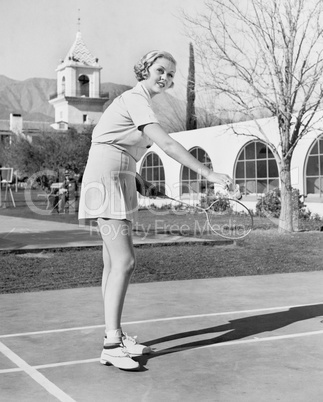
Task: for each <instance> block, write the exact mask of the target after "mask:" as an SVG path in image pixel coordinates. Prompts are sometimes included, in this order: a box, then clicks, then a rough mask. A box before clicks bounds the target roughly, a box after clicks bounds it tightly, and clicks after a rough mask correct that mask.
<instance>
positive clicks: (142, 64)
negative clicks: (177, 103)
mask: <svg viewBox="0 0 323 402" xmlns="http://www.w3.org/2000/svg"><path fill="white" fill-rule="evenodd" d="M160 57H163V58H165V59H167V60H169V61H171V62H172V63H174V64H175V66H176V60H175V59H174V57H173V56H172V55H171V54H170V53H168V52H165V51H163V50H152V51H151V52H148V53H147V54H145V55H144V56H143V57H142V58H141V59H140V60H139V61H138V63H136V64H135V66H134V71H135V74H136V78H137V80H138V81H143V80H145V79H146V78H147V77H148V70H149V68H150V67H151V66H152V65H153V64H154V63H155V61H156V60H157V59H159V58H160ZM173 86H174V83H172V87H173Z"/></svg>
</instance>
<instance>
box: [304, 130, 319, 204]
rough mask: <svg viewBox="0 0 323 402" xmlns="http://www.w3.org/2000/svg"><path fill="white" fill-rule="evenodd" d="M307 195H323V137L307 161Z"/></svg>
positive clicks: (316, 143) (312, 148)
mask: <svg viewBox="0 0 323 402" xmlns="http://www.w3.org/2000/svg"><path fill="white" fill-rule="evenodd" d="M305 172H306V173H305V177H306V179H305V180H306V194H315V195H317V196H320V197H322V194H323V136H321V137H319V138H318V139H317V140H315V142H314V144H313V145H312V147H311V149H310V152H309V154H308V156H307V160H306V169H305Z"/></svg>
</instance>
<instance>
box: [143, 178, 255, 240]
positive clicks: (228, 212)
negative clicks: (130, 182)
mask: <svg viewBox="0 0 323 402" xmlns="http://www.w3.org/2000/svg"><path fill="white" fill-rule="evenodd" d="M136 183H137V191H139V193H140V194H142V195H144V196H147V197H153V198H156V197H158V198H163V199H168V200H170V201H173V202H176V203H178V204H181V205H182V206H184V207H185V210H187V211H189V212H191V213H196V214H198V215H202V216H203V218H204V221H205V223H206V224H207V228H208V229H209V231H210V233H211V234H215V235H217V236H220V237H223V238H225V239H232V240H239V239H243V238H244V237H246V236H247V235H248V234H249V233H250V232H251V230H252V228H253V217H252V214H251V212H250V210H249V209H248V208H247V207H246V206H245V205H244V204H243V203H242V202H241V201H240V199H241V198H242V197H241V194H240V191H239V186H238V185H237V186H236V187H235V189H234V191H231V192H230V191H229V189H227V190H226V191H223V190H222V188H221V190H222V191H219V192H217V193H215V194H213V195H211V196H207V195H206V196H204V197H202V199H201V203H200V205H192V204H190V203H188V202H185V201H183V200H180V199H176V198H172V197H169V196H168V195H166V194H165V193H163V192H161V191H159V190H158V189H157V188H156V187H155V186H154V185H153V184H152V183H149V182H147V181H146V180H144V179H143V178H142V177H141V176H139V175H138V176H137V177H136ZM202 227H204V225H203V226H202Z"/></svg>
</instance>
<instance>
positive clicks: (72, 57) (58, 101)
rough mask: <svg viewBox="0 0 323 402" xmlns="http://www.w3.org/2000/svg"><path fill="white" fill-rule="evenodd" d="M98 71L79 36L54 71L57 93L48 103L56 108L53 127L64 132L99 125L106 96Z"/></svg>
mask: <svg viewBox="0 0 323 402" xmlns="http://www.w3.org/2000/svg"><path fill="white" fill-rule="evenodd" d="M101 69H102V67H101V66H100V65H99V63H98V59H97V58H94V57H93V56H92V54H91V53H90V51H89V50H88V49H87V47H86V46H85V43H84V42H83V39H82V35H81V32H80V31H78V32H77V34H76V39H75V41H74V43H73V45H72V47H71V48H70V50H69V51H68V53H67V55H66V57H65V59H64V60H62V61H61V63H60V64H59V66H58V67H57V69H56V72H57V92H56V93H55V94H53V95H52V96H50V99H49V103H50V104H51V105H53V106H54V108H55V123H54V124H53V125H52V127H54V128H56V129H63V130H66V129H67V128H68V126H69V125H94V124H96V123H97V122H98V121H99V118H100V117H101V115H102V112H103V105H104V103H105V102H107V101H108V99H109V98H108V95H107V94H106V95H104V94H101V92H100V84H101Z"/></svg>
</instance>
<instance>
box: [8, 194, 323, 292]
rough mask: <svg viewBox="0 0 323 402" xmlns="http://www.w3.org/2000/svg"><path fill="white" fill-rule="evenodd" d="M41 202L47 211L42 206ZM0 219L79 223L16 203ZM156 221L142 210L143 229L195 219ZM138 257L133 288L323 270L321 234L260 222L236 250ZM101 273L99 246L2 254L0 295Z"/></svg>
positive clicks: (183, 248) (194, 248) (197, 248)
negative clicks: (282, 230)
mask: <svg viewBox="0 0 323 402" xmlns="http://www.w3.org/2000/svg"><path fill="white" fill-rule="evenodd" d="M14 195H15V198H18V197H17V194H16V193H15V194H14ZM18 195H19V196H21V194H19V193H18ZM36 199H37V196H36ZM38 202H39V207H40V208H44V206H42V205H43V204H44V203H41V202H40V201H39V200H38ZM1 215H9V216H21V217H24V218H33V219H50V220H56V221H61V222H68V223H76V222H77V217H76V215H75V214H64V215H63V214H61V215H60V214H53V215H46V216H44V215H41V216H40V215H37V214H35V213H33V212H32V211H30V210H29V209H28V208H27V207H26V205H25V204H24V202H23V200H22V201H19V200H18V199H17V208H11V207H10V208H5V209H0V220H1ZM158 218H159V216H158V215H157V218H156V215H153V219H152V214H151V212H150V211H141V212H140V213H139V222H138V224H139V225H140V227H142V228H145V230H146V229H147V228H148V227H150V230H156V229H158V228H159V229H161V230H162V229H163V228H165V229H166V231H167V230H168V231H169V230H171V231H173V232H177V233H181V230H180V228H181V227H182V225H187V224H189V223H190V221H191V222H192V221H193V217H191V216H187V215H186V216H184V215H182V216H178V215H174V214H171V213H167V214H163V215H161V216H160V218H161V220H162V221H163V224H162V226H161V223H159V224H156V220H158ZM149 225H150V226H149ZM319 227H320V226H317V227H316V228H315V229H319ZM185 228H186V230H185V231H183V233H181V234H183V235H188V234H192V233H190V230H191V229H187V226H185ZM178 229H179V230H178ZM311 229H312V227H311ZM136 255H137V268H136V271H135V273H134V275H133V277H132V282H133V283H140V282H153V281H167V280H185V279H200V278H215V277H223V276H241V275H266V274H272V273H287V272H300V271H315V270H321V269H323V263H322V261H323V232H320V231H319V230H311V231H303V232H297V233H291V234H284V235H280V234H278V232H277V229H276V228H275V226H274V224H273V222H271V221H269V220H267V219H266V218H256V219H255V230H254V231H253V232H252V233H251V234H250V235H249V236H248V237H247V238H245V239H244V240H243V241H240V242H238V243H237V244H235V245H223V246H219V245H198V244H194V245H176V246H167V247H165V246H161V247H158V246H154V247H149V246H144V247H140V248H136ZM101 273H102V258H101V250H100V248H97V247H94V248H83V249H72V250H71V249H68V250H63V249H61V250H53V251H46V252H38V253H24V254H15V253H5V252H3V253H2V254H1V255H0V293H14V292H31V291H40V290H48V289H66V288H73V287H85V286H99V285H100V280H101Z"/></svg>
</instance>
